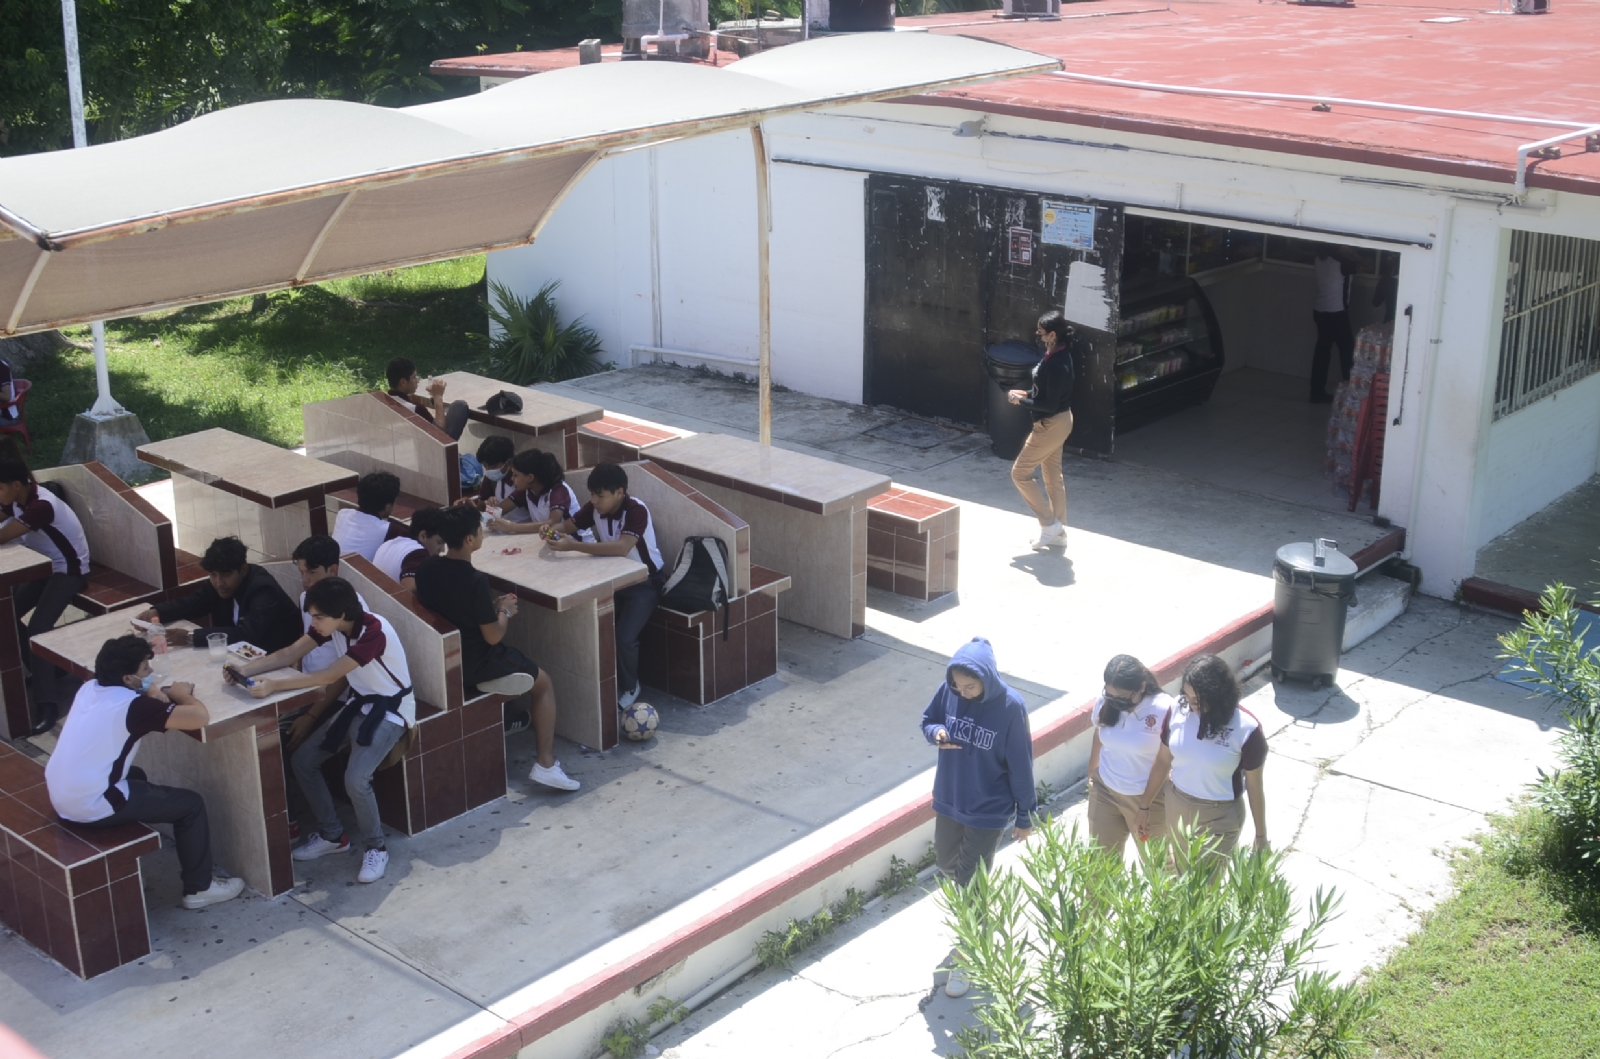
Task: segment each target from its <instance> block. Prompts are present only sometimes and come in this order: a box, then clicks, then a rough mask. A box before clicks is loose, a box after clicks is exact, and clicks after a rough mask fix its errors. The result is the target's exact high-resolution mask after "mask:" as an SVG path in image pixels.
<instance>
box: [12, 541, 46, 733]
mask: <svg viewBox="0 0 1600 1059" xmlns="http://www.w3.org/2000/svg"><path fill="white" fill-rule="evenodd" d="M51 569H52V568H51V565H50V559H49V557H48V556H45V555H42V554H40V553H39V552H36V551H34V550H33V549H32V548H29V547H28V546H27V545H25V544H23V543H22V542H21V541H10V542H9V543H6V544H0V699H3V700H4V702H5V712H4V715H3V716H0V724H3V727H4V731H0V735H3V736H4V737H5V738H6V739H21V738H23V737H24V736H26V735H27V734H28V732H29V731H30V730H31V729H32V727H33V720H32V718H31V717H30V716H29V715H28V680H27V676H26V672H25V670H24V669H23V658H22V637H21V636H20V635H19V634H18V632H17V619H18V618H19V617H20V615H18V614H17V613H15V608H14V607H13V606H12V603H11V592H12V590H13V589H14V588H16V587H17V586H18V585H20V584H24V583H26V582H28V581H39V580H42V579H43V578H46V577H49V576H50V573H51Z"/></svg>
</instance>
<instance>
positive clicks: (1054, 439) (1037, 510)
mask: <svg viewBox="0 0 1600 1059" xmlns="http://www.w3.org/2000/svg"><path fill="white" fill-rule="evenodd" d="M1071 433H1072V413H1071V412H1070V411H1068V412H1057V413H1056V414H1055V415H1053V416H1051V417H1050V418H1049V419H1037V420H1035V421H1034V424H1033V432H1032V433H1030V434H1029V435H1028V440H1027V441H1024V442H1023V443H1022V451H1021V452H1019V453H1017V462H1015V463H1013V464H1012V465H1011V481H1012V483H1013V484H1014V485H1016V487H1017V492H1019V493H1021V494H1022V499H1023V502H1024V503H1026V504H1027V505H1028V510H1029V511H1032V512H1033V517H1034V518H1036V519H1038V520H1039V525H1041V526H1048V525H1050V524H1051V523H1052V522H1059V523H1061V524H1062V525H1063V526H1065V525H1066V524H1067V480H1066V479H1065V478H1064V477H1062V475H1061V449H1062V446H1064V445H1066V443H1067V436H1068V435H1070V434H1071ZM1036 467H1042V468H1044V492H1040V491H1039V486H1038V483H1036V482H1035V481H1034V480H1033V471H1034V468H1036ZM1046 494H1049V496H1048V499H1047V498H1046Z"/></svg>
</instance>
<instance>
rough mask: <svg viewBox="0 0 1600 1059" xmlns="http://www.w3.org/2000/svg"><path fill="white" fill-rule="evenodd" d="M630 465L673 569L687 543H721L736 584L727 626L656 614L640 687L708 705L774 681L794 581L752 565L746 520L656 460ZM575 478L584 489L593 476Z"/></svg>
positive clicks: (712, 616)
mask: <svg viewBox="0 0 1600 1059" xmlns="http://www.w3.org/2000/svg"><path fill="white" fill-rule="evenodd" d="M624 466H625V468H626V470H627V472H628V492H629V493H631V494H632V495H634V496H636V497H638V498H639V499H640V500H642V501H644V503H645V505H646V506H647V507H649V508H650V517H651V521H652V522H653V524H654V526H655V531H656V546H657V547H658V548H659V549H660V551H661V559H662V562H663V563H664V564H665V565H666V567H667V568H668V570H669V571H670V569H671V567H672V565H673V564H674V563H675V562H676V561H677V559H678V553H679V551H681V550H682V548H683V542H684V539H685V538H687V537H716V538H718V539H719V540H721V541H722V543H723V544H724V545H725V546H726V547H727V549H728V565H729V570H728V576H729V577H730V578H731V579H732V581H733V592H732V597H733V598H732V599H731V600H730V602H729V607H728V611H727V618H726V622H724V618H723V615H722V613H721V612H720V611H717V612H713V611H698V612H695V613H692V614H690V613H683V612H680V611H674V610H668V609H667V608H665V607H657V608H656V612H655V613H654V614H653V615H651V618H650V623H649V624H648V625H647V626H645V629H644V632H643V633H641V634H640V637H639V679H640V681H641V682H642V683H644V684H647V685H649V686H650V687H654V688H661V689H663V690H665V691H669V692H671V693H672V694H674V695H676V696H678V697H679V698H681V699H685V700H687V701H689V702H692V703H694V704H696V705H698V706H703V705H705V704H706V703H708V702H712V701H714V700H716V699H720V698H722V697H723V696H726V695H731V694H733V693H734V692H735V691H738V690H740V689H741V688H747V687H749V686H750V685H751V684H754V683H756V682H757V681H759V680H763V679H765V678H766V677H770V676H772V675H773V674H774V673H776V672H777V671H778V611H777V602H778V594H779V593H780V592H783V591H785V590H786V589H788V588H789V586H790V584H791V582H790V579H789V577H788V576H787V575H785V574H782V573H778V572H777V571H773V570H764V569H762V568H761V567H758V566H753V565H752V564H751V562H750V549H751V540H750V527H749V526H747V525H746V524H745V522H744V520H743V519H741V518H740V517H739V516H738V515H735V514H734V513H733V512H731V511H729V510H727V509H726V508H724V507H722V506H721V505H720V504H718V503H716V502H715V501H713V500H712V499H710V498H709V497H707V496H706V495H705V494H704V493H702V492H700V491H699V490H698V489H696V488H694V487H693V486H692V485H690V484H689V483H688V482H686V481H684V480H683V479H681V478H679V477H678V476H677V475H675V474H672V473H671V472H670V471H667V470H664V469H663V468H661V467H659V466H657V465H656V464H654V463H652V462H651V461H649V460H643V461H639V462H634V463H628V464H625V465H624ZM572 477H573V478H574V479H576V480H577V482H576V484H574V489H575V490H581V483H582V480H583V479H584V478H585V477H587V475H586V474H585V473H584V472H583V471H579V472H577V473H576V474H574V475H573V476H572ZM580 499H587V496H586V495H584V496H582V497H580ZM724 625H726V628H724Z"/></svg>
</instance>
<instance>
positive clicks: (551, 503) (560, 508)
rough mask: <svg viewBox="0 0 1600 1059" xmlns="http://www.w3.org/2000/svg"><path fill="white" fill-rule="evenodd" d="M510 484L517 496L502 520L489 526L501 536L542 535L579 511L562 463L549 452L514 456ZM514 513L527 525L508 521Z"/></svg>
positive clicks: (530, 452)
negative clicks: (512, 485)
mask: <svg viewBox="0 0 1600 1059" xmlns="http://www.w3.org/2000/svg"><path fill="white" fill-rule="evenodd" d="M511 481H512V482H513V483H514V484H515V486H516V492H514V493H512V494H511V499H510V501H509V503H508V504H507V505H506V507H504V508H501V517H500V518H497V519H495V520H494V521H493V522H490V523H489V528H490V529H496V530H499V531H500V532H501V533H542V532H544V530H545V529H546V528H547V527H549V526H559V525H561V524H562V523H563V522H565V521H567V517H568V516H569V515H571V514H573V513H574V512H576V511H577V510H578V496H577V494H576V493H574V492H573V491H572V486H570V485H568V484H567V475H566V472H565V471H563V470H562V469H561V461H559V460H557V459H556V458H555V457H554V456H552V455H550V453H548V452H541V451H539V450H538V449H524V450H522V451H521V452H519V453H517V454H516V455H515V456H513V457H512V458H511ZM508 509H509V510H508ZM512 511H515V512H518V513H520V515H521V516H522V518H523V519H525V520H526V521H513V520H512V519H511V518H509V517H508V516H509V514H510V513H511V512H512Z"/></svg>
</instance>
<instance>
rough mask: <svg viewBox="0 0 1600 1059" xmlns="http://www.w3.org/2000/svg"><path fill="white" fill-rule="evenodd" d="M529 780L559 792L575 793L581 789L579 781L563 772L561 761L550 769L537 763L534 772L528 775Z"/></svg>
mask: <svg viewBox="0 0 1600 1059" xmlns="http://www.w3.org/2000/svg"><path fill="white" fill-rule="evenodd" d="M528 778H529V779H530V780H532V781H533V782H535V783H537V784H540V785H542V786H545V787H554V788H555V789H556V790H558V791H575V790H577V789H578V787H579V783H578V781H577V780H575V779H573V778H572V777H571V776H569V775H567V774H566V772H565V771H563V770H562V768H561V762H559V761H557V762H556V763H555V764H554V765H551V766H550V767H549V768H545V767H544V766H543V765H540V764H538V763H537V762H535V763H534V766H533V771H532V772H530V773H528Z"/></svg>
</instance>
